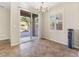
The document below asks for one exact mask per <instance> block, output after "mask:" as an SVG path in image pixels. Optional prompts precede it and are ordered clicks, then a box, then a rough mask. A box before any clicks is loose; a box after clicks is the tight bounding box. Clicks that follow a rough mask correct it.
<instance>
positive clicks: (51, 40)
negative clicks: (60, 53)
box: [41, 38, 67, 46]
mask: <svg viewBox="0 0 79 59" xmlns="http://www.w3.org/2000/svg"><path fill="white" fill-rule="evenodd" d="M41 39H46V40H49V39H47V38H41ZM49 41H53V42H56V43H58V44H62V45H65V46H67V44H66V43H61V42H58V41H55V40H49Z"/></svg>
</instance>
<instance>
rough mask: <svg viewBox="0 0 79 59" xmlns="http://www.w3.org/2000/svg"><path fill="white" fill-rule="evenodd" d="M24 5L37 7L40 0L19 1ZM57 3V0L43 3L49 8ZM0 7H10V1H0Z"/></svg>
mask: <svg viewBox="0 0 79 59" xmlns="http://www.w3.org/2000/svg"><path fill="white" fill-rule="evenodd" d="M21 3H22V4H24V5H27V6H28V7H31V8H34V9H35V8H36V7H39V6H40V4H41V2H21ZM56 4H58V3H57V2H45V5H46V6H48V7H49V8H51V7H52V6H54V5H56ZM0 7H1V8H7V9H9V8H10V2H0Z"/></svg>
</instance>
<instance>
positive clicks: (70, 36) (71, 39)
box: [68, 29, 74, 48]
mask: <svg viewBox="0 0 79 59" xmlns="http://www.w3.org/2000/svg"><path fill="white" fill-rule="evenodd" d="M73 42H74V30H73V29H68V48H74V47H73V44H74V43H73Z"/></svg>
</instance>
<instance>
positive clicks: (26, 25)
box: [20, 10, 38, 43]
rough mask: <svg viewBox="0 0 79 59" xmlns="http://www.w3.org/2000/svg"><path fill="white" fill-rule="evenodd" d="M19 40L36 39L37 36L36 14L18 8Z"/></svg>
mask: <svg viewBox="0 0 79 59" xmlns="http://www.w3.org/2000/svg"><path fill="white" fill-rule="evenodd" d="M20 34H21V35H20V42H21V43H25V42H29V41H33V40H36V39H37V37H38V15H37V14H34V13H31V12H28V11H24V10H20Z"/></svg>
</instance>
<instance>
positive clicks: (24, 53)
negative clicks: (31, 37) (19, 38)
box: [0, 39, 79, 57]
mask: <svg viewBox="0 0 79 59" xmlns="http://www.w3.org/2000/svg"><path fill="white" fill-rule="evenodd" d="M78 53H79V50H76V49H69V48H67V46H64V45H62V44H59V43H56V42H53V41H49V40H44V39H41V40H39V41H31V42H27V43H23V44H20V45H18V46H15V47H10V44H9V42H8V41H2V42H0V56H1V57H76V56H78Z"/></svg>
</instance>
